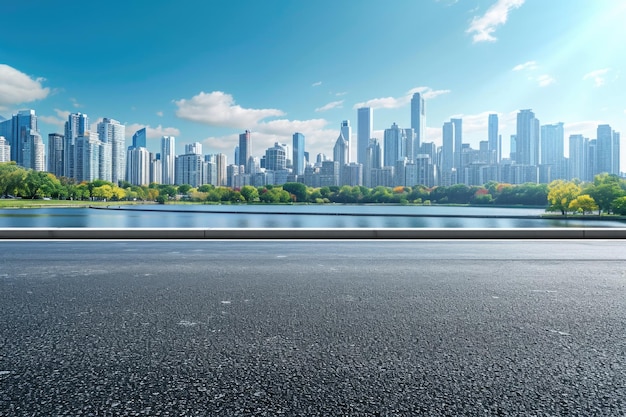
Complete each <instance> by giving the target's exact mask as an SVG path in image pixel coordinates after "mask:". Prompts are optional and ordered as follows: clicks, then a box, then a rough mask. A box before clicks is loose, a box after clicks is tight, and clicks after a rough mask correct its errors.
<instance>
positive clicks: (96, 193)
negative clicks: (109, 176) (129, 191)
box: [91, 184, 113, 200]
mask: <svg viewBox="0 0 626 417" xmlns="http://www.w3.org/2000/svg"><path fill="white" fill-rule="evenodd" d="M91 196H92V197H94V198H98V199H100V200H110V199H111V197H113V187H111V186H110V185H109V184H104V185H101V186H99V187H95V188H94V189H93V190H91Z"/></svg>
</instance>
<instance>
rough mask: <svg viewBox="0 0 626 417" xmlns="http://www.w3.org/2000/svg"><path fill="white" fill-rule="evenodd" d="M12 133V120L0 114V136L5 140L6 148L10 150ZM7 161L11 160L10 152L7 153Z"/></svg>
mask: <svg viewBox="0 0 626 417" xmlns="http://www.w3.org/2000/svg"><path fill="white" fill-rule="evenodd" d="M12 135H13V120H12V119H5V118H4V117H2V116H0V136H2V137H3V138H4V140H5V141H6V146H8V148H7V149H9V152H11V136H12ZM8 160H9V161H10V160H11V154H10V153H9V159H8Z"/></svg>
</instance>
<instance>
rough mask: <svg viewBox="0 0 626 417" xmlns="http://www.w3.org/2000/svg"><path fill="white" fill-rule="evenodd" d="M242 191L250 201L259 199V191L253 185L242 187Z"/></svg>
mask: <svg viewBox="0 0 626 417" xmlns="http://www.w3.org/2000/svg"><path fill="white" fill-rule="evenodd" d="M240 193H241V195H242V196H243V198H245V199H246V201H247V202H248V203H252V202H254V201H259V191H258V190H257V189H256V188H254V187H253V186H251V185H244V186H243V187H241V190H240Z"/></svg>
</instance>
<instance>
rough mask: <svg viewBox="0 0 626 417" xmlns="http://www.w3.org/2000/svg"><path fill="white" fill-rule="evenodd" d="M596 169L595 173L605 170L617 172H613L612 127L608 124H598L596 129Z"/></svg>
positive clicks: (609, 172) (610, 172)
mask: <svg viewBox="0 0 626 417" xmlns="http://www.w3.org/2000/svg"><path fill="white" fill-rule="evenodd" d="M597 139H598V142H597V157H596V158H597V161H598V162H597V166H596V169H597V171H596V172H595V174H600V173H603V172H606V173H608V174H619V172H613V168H614V166H613V154H614V152H613V145H614V143H613V129H611V126H610V125H598V129H597Z"/></svg>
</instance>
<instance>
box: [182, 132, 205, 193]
mask: <svg viewBox="0 0 626 417" xmlns="http://www.w3.org/2000/svg"><path fill="white" fill-rule="evenodd" d="M185 154H186V155H202V144H201V143H200V142H194V143H187V144H185ZM186 184H188V183H186Z"/></svg>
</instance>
